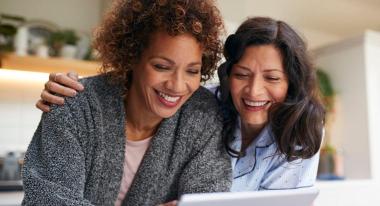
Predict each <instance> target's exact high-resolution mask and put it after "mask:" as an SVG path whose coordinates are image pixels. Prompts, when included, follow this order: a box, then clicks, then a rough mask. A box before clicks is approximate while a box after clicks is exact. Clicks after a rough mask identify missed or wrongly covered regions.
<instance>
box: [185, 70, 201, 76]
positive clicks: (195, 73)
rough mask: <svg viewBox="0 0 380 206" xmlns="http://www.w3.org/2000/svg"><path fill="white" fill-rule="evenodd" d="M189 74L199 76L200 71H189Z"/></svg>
mask: <svg viewBox="0 0 380 206" xmlns="http://www.w3.org/2000/svg"><path fill="white" fill-rule="evenodd" d="M187 72H188V73H189V74H192V75H197V74H199V73H200V69H189V70H187Z"/></svg>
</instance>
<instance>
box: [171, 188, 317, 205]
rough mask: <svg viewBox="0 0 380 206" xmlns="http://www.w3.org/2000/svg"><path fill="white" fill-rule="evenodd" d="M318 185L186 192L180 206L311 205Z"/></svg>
mask: <svg viewBox="0 0 380 206" xmlns="http://www.w3.org/2000/svg"><path fill="white" fill-rule="evenodd" d="M318 193H319V190H318V189H317V188H316V187H308V188H301V189H289V190H264V191H251V192H222V193H203V194H186V195H183V196H182V197H181V199H180V201H179V204H178V206H214V205H215V206H278V205H280V206H310V205H312V203H313V201H314V199H315V198H316V197H317V195H318Z"/></svg>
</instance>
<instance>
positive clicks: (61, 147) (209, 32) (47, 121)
mask: <svg viewBox="0 0 380 206" xmlns="http://www.w3.org/2000/svg"><path fill="white" fill-rule="evenodd" d="M222 29H223V24H222V20H221V17H220V14H219V11H218V10H217V9H216V7H215V6H214V3H213V2H212V1H207V0H206V1H205V0H191V1H190V0H118V1H116V2H115V4H114V5H113V9H112V10H110V13H108V15H107V16H106V18H105V20H104V22H103V24H102V25H101V26H100V27H99V28H98V30H97V32H96V35H95V42H94V45H95V48H96V49H97V50H98V51H99V53H100V58H101V60H102V62H103V67H102V74H101V75H98V76H94V77H89V78H84V79H82V80H80V82H81V83H82V84H83V85H84V86H85V87H86V90H85V91H83V92H81V93H79V94H78V95H76V96H75V97H72V98H66V100H65V105H64V106H59V107H57V106H52V108H51V111H50V112H49V113H44V114H43V115H42V118H41V121H40V124H39V126H38V128H37V130H36V132H35V134H34V136H33V139H32V141H31V143H30V145H29V147H28V151H27V153H26V157H25V164H24V169H23V180H24V190H25V196H24V200H23V205H157V204H161V203H165V202H169V201H172V200H176V199H178V197H179V196H180V195H182V194H185V193H197V192H218V191H228V190H229V188H230V185H231V175H230V174H231V165H230V160H229V158H228V156H227V154H226V153H225V151H224V148H223V145H222V141H221V131H222V121H221V116H220V115H218V107H217V102H216V100H215V98H214V97H213V95H212V93H210V92H209V91H207V90H206V89H205V88H202V87H200V82H201V81H205V80H207V79H208V78H209V77H210V75H211V74H212V73H213V71H214V70H215V68H216V64H217V62H218V60H219V59H220V56H219V55H220V53H221V52H220V51H221V48H222V47H221V42H220V40H219V36H220V32H221V31H222ZM55 78H59V76H58V77H57V76H55ZM55 78H54V79H55ZM56 80H58V79H56ZM50 86H51V85H49V84H47V85H46V88H47V89H48V88H49V87H50Z"/></svg>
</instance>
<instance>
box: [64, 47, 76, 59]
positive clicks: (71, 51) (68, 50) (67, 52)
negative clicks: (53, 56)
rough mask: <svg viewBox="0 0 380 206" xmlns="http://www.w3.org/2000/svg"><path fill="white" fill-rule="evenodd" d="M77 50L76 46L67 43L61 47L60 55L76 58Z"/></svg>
mask: <svg viewBox="0 0 380 206" xmlns="http://www.w3.org/2000/svg"><path fill="white" fill-rule="evenodd" d="M77 51H78V49H77V47H76V46H74V45H68V44H66V45H64V46H63V47H62V48H61V51H60V56H61V57H63V58H66V59H75V57H76V55H77Z"/></svg>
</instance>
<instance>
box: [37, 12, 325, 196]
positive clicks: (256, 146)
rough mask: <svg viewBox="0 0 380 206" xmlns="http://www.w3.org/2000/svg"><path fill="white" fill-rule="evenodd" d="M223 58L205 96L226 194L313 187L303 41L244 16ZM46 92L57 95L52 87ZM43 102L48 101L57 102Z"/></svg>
mask: <svg viewBox="0 0 380 206" xmlns="http://www.w3.org/2000/svg"><path fill="white" fill-rule="evenodd" d="M224 55H225V58H226V61H225V62H224V63H223V64H222V65H221V66H220V67H219V69H218V76H219V79H220V86H219V87H217V88H211V90H212V91H213V92H214V94H215V96H216V97H217V99H218V101H219V105H220V108H221V111H222V114H223V116H224V128H223V140H224V146H225V148H226V149H227V151H228V153H229V154H230V156H231V158H232V167H233V177H234V179H233V185H232V188H231V191H247V190H250V191H252V190H265V189H294V188H301V187H308V186H312V185H313V184H314V182H315V179H316V173H317V167H318V160H319V155H318V151H319V148H320V145H321V140H322V132H323V122H324V115H325V112H324V108H323V106H322V104H321V102H320V100H319V96H318V91H317V82H316V74H315V70H314V69H313V67H312V64H311V61H310V58H309V56H308V53H307V51H306V45H305V42H304V41H303V40H302V38H301V37H300V36H299V35H298V34H297V33H296V32H295V31H294V30H293V29H292V28H291V27H290V26H289V25H288V24H286V23H284V22H282V21H276V20H274V19H271V18H264V17H256V18H249V19H248V20H246V21H245V22H243V23H242V25H241V26H240V27H239V28H238V30H237V31H236V33H235V34H232V35H230V36H229V37H228V38H227V40H226V43H225V45H224ZM52 76H54V74H52ZM60 77H61V80H60V81H53V80H50V83H55V82H58V83H60V84H64V85H67V86H70V87H72V88H75V87H74V86H75V85H78V86H79V84H77V83H76V82H75V81H74V80H72V79H71V78H70V77H68V76H67V75H63V74H61V75H60ZM74 79H75V78H74ZM65 82H66V83H65ZM48 83H49V82H48ZM52 86H54V85H52ZM64 89H65V90H67V91H69V88H64ZM49 91H50V92H57V93H62V92H60V91H59V90H58V89H56V88H53V87H50V88H49V89H48V91H45V92H49ZM49 95H51V94H49ZM44 97H45V98H44ZM47 97H50V96H47V95H45V96H43V99H44V100H45V101H48V102H51V103H57V101H54V98H57V100H59V98H60V97H53V96H52V97H53V98H47ZM41 105H42V103H41ZM37 106H39V108H41V109H43V108H42V107H41V106H40V104H38V105H37ZM44 106H46V107H47V105H44Z"/></svg>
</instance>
